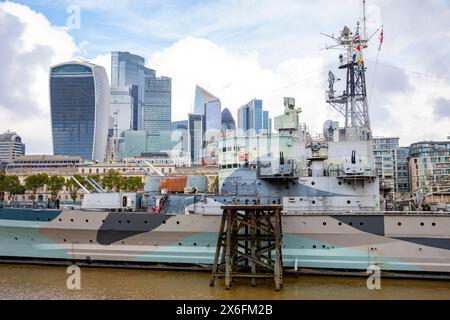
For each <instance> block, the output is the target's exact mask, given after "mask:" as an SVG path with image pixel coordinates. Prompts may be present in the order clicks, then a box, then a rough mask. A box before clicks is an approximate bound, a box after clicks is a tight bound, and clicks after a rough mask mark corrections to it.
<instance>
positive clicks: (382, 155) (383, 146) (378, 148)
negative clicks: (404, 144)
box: [373, 137, 400, 192]
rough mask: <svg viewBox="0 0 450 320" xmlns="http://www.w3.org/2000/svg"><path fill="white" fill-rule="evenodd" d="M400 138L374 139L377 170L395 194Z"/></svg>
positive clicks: (387, 186) (384, 182)
mask: <svg viewBox="0 0 450 320" xmlns="http://www.w3.org/2000/svg"><path fill="white" fill-rule="evenodd" d="M399 139H400V138H398V137H375V138H373V155H374V161H375V170H376V173H377V175H378V177H379V178H380V181H381V182H382V183H383V185H384V186H385V187H386V188H389V189H391V191H392V192H395V150H396V149H397V148H398V147H399Z"/></svg>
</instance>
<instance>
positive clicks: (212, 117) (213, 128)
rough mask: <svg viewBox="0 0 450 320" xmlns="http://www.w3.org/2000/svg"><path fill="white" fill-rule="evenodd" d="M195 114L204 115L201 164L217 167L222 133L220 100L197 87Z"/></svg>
mask: <svg viewBox="0 0 450 320" xmlns="http://www.w3.org/2000/svg"><path fill="white" fill-rule="evenodd" d="M194 113H195V114H198V115H203V117H204V126H203V133H202V140H203V151H202V157H201V160H200V163H199V164H202V165H215V164H217V161H218V155H219V154H218V148H219V144H218V141H219V139H220V136H221V132H222V104H221V102H220V99H219V98H218V97H216V96H215V95H213V94H212V93H210V92H208V91H207V90H205V89H204V88H202V87H200V86H196V87H195V100H194Z"/></svg>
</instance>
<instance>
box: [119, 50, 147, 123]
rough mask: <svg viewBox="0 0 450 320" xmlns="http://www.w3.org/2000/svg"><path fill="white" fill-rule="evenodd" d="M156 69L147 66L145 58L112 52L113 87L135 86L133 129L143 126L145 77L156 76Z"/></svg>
mask: <svg viewBox="0 0 450 320" xmlns="http://www.w3.org/2000/svg"><path fill="white" fill-rule="evenodd" d="M155 76H156V72H155V70H152V69H149V68H146V67H145V59H144V58H143V57H140V56H138V55H135V54H131V53H129V52H121V51H114V52H111V87H124V86H134V88H132V91H131V95H132V97H133V130H141V129H142V128H143V125H144V122H143V103H144V96H145V93H144V90H145V78H146V77H153V78H154V77H155Z"/></svg>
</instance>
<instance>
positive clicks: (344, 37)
mask: <svg viewBox="0 0 450 320" xmlns="http://www.w3.org/2000/svg"><path fill="white" fill-rule="evenodd" d="M362 24H363V25H362V30H360V29H361V26H360V21H358V22H357V24H356V30H355V32H352V31H351V30H350V29H349V28H348V27H347V26H344V28H343V29H342V31H341V33H340V36H339V37H335V36H334V35H331V36H330V35H326V36H327V37H329V38H331V39H333V40H334V41H335V42H336V44H335V45H332V46H328V45H327V46H326V47H325V48H326V49H341V50H343V51H344V52H345V54H340V55H339V61H340V66H339V69H341V70H346V85H345V90H344V91H343V92H342V94H340V95H336V91H335V90H334V82H335V81H336V77H335V75H334V74H333V72H331V71H330V72H329V74H328V77H329V78H328V82H329V88H328V90H327V91H326V102H327V103H328V104H330V105H331V106H332V107H333V108H334V109H336V110H337V111H338V112H339V113H341V114H342V115H343V116H344V118H345V129H346V139H348V140H354V139H357V140H370V139H371V138H372V133H371V128H370V119H369V106H368V102H367V89H366V78H365V72H366V67H365V66H364V58H363V50H364V49H367V47H368V43H369V40H370V39H368V38H367V30H366V1H363V19H362Z"/></svg>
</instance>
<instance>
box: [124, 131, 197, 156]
mask: <svg viewBox="0 0 450 320" xmlns="http://www.w3.org/2000/svg"><path fill="white" fill-rule="evenodd" d="M123 145H124V149H123V152H121V157H120V158H121V159H125V158H130V157H141V156H143V155H145V154H149V153H161V152H163V153H165V154H167V155H168V156H169V157H170V158H171V159H184V158H186V159H189V152H188V150H189V146H188V132H187V129H181V128H179V129H175V130H163V131H161V132H160V134H159V135H153V134H151V133H150V132H148V131H143V130H141V131H126V132H125V133H124V143H123ZM184 162H185V161H184Z"/></svg>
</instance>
